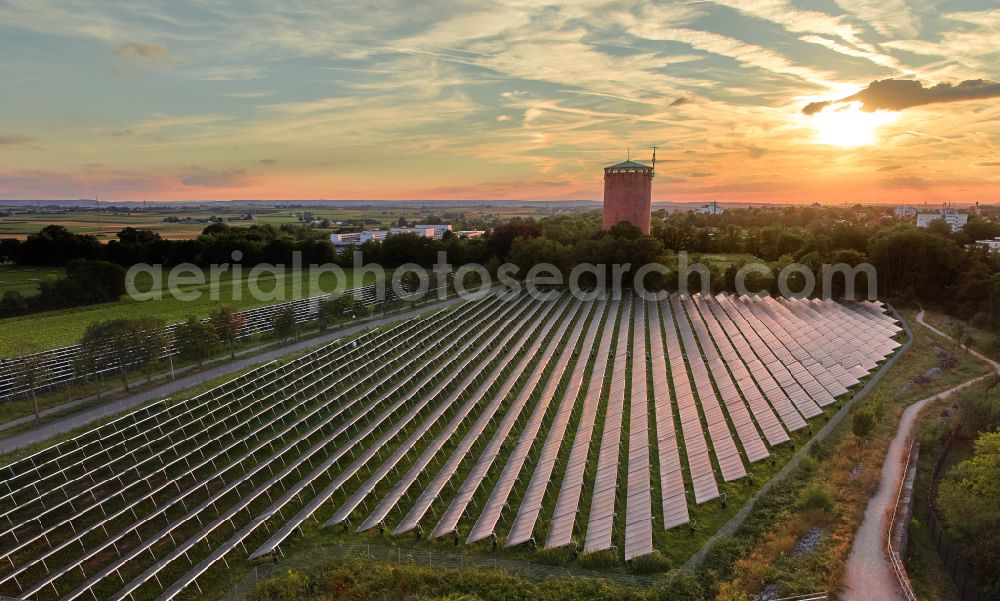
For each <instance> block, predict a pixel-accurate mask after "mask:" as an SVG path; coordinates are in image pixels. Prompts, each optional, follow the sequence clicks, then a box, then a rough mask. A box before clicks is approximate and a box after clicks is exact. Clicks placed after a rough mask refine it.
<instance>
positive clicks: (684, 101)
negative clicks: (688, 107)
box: [670, 96, 690, 106]
mask: <svg viewBox="0 0 1000 601" xmlns="http://www.w3.org/2000/svg"><path fill="white" fill-rule="evenodd" d="M688 102H690V101H689V100H688V99H687V98H685V97H683V96H681V97H680V98H678V99H677V100H674V101H673V102H671V103H670V106H680V105H682V104H687V103H688Z"/></svg>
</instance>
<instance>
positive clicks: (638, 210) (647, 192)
mask: <svg viewBox="0 0 1000 601" xmlns="http://www.w3.org/2000/svg"><path fill="white" fill-rule="evenodd" d="M655 165H656V150H655V149H654V150H653V166H650V165H643V164H641V163H636V162H635V161H631V160H628V161H625V162H623V163H618V164H616V165H611V166H610V167H605V168H604V231H608V230H610V229H611V226H613V225H615V224H616V223H619V222H622V221H627V222H629V223H631V224H634V225H635V226H636V227H638V228H639V229H640V230H642V233H643V234H647V235H648V234H649V231H650V214H651V213H650V209H651V203H652V194H653V169H654V167H655Z"/></svg>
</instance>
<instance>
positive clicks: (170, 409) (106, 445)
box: [0, 385, 242, 536]
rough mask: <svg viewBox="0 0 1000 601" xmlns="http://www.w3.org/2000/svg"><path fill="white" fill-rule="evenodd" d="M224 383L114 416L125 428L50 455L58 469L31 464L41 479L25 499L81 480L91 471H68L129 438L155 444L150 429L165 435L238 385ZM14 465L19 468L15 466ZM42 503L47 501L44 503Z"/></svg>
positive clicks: (36, 498)
mask: <svg viewBox="0 0 1000 601" xmlns="http://www.w3.org/2000/svg"><path fill="white" fill-rule="evenodd" d="M224 387H226V388H224V389H223V391H219V393H220V394H219V396H216V395H215V394H213V393H205V394H203V395H199V396H197V397H195V398H194V399H191V400H190V401H187V402H184V403H178V404H174V405H168V404H159V405H157V407H158V408H159V411H157V412H155V413H149V412H146V411H143V410H140V411H139V412H137V415H143V416H144V417H143V418H142V419H141V420H128V416H126V417H123V418H120V419H119V420H115V421H116V422H117V423H119V424H127V426H126V427H125V428H123V429H120V430H115V431H113V432H110V433H107V434H104V435H101V436H100V437H98V438H94V439H93V440H92V441H91V442H90V443H88V444H86V445H83V446H78V447H76V448H74V449H72V451H71V452H68V453H66V454H65V455H59V456H57V457H54V458H52V459H50V460H49V461H48V462H46V463H53V462H54V463H55V464H56V468H57V469H56V470H55V471H53V472H51V473H50V474H48V475H46V476H42V474H41V468H42V467H44V465H45V463H42V464H39V465H33V466H32V468H31V471H33V472H34V474H35V476H37V477H38V479H35V480H32V481H31V482H29V484H30V485H31V487H32V490H30V491H27V493H28V494H29V495H30V496H29V498H28V500H27V501H25V502H39V501H41V500H42V499H44V497H45V495H48V494H50V493H54V492H56V491H61V490H63V488H64V487H65V486H66V485H67V484H70V483H71V482H72V481H79V480H82V479H83V478H84V477H85V476H89V475H90V472H87V473H84V474H82V475H81V476H78V477H76V478H75V479H73V480H69V479H68V476H67V472H68V470H69V469H70V468H72V467H75V466H77V465H81V464H82V463H83V462H84V461H93V460H95V458H97V457H100V456H108V457H114V455H113V451H114V450H115V449H116V448H117V447H119V446H122V445H125V444H126V443H127V442H128V441H129V440H138V439H139V438H140V437H141V438H142V439H143V440H144V441H146V442H147V444H152V442H154V441H150V440H149V432H150V431H152V430H154V429H155V430H157V431H159V432H160V433H161V437H162V435H163V432H162V430H163V427H164V425H165V424H168V423H170V422H174V421H178V420H180V418H181V417H183V416H184V415H187V414H190V413H192V412H193V411H195V410H197V409H199V408H202V407H205V406H207V405H209V404H211V403H216V402H221V401H222V400H223V399H224V398H226V396H228V395H229V394H231V393H232V392H233V391H234V390H236V389H237V388H236V387H228V385H224ZM241 388H242V385H241V386H240V389H241ZM175 413H176V415H175ZM146 422H150V423H149V424H146ZM178 423H182V422H180V421H178ZM144 424H146V425H145V427H143V425H144ZM102 428H103V427H102ZM129 431H131V432H134V434H132V435H131V436H130V437H129V438H124V439H123V440H121V441H119V442H112V441H111V440H110V437H111V436H115V435H124V434H125V433H126V432H129ZM88 435H89V433H86V434H82V435H80V436H79V437H77V438H83V437H87V436H88ZM91 446H97V447H99V449H92V450H91V451H89V452H87V449H88V448H89V447H91ZM74 455H81V458H80V459H78V460H76V461H75V462H73V463H69V464H66V465H62V464H60V463H59V460H60V459H62V460H63V461H64V462H66V461H67V458H69V457H71V456H74ZM14 469H16V467H15V468H14ZM25 475H30V474H27V473H21V474H18V475H14V476H12V477H11V478H10V479H8V480H5V481H6V482H8V484H9V483H10V482H11V481H13V480H14V479H15V478H19V477H21V476H25ZM119 475H120V474H119ZM58 476H61V477H63V481H62V483H61V484H59V485H58V486H55V484H54V483H47V482H48V479H49V478H55V477H58ZM42 483H47V485H46V486H45V487H44V488H45V492H44V493H42V492H40V491H39V490H38V485H39V484H42ZM27 486H28V485H24V486H21V487H19V488H18V489H14V488H13V487H12V486H9V487H8V488H9V492H7V493H5V494H4V495H2V496H0V501H7V500H8V499H13V495H16V494H17V493H18V492H20V491H25V489H26V487H27ZM15 505H16V506H17V507H18V508H19V509H23V508H24V507H25V506H24V505H23V504H22V503H20V502H18V503H15ZM43 505H44V503H43ZM49 510H51V508H49ZM0 515H2V517H7V514H6V513H4V514H0ZM3 534H4V533H0V536H2V535H3Z"/></svg>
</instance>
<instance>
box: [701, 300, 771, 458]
mask: <svg viewBox="0 0 1000 601" xmlns="http://www.w3.org/2000/svg"><path fill="white" fill-rule="evenodd" d="M699 300H700V299H699ZM683 305H684V308H685V310H686V311H687V315H688V319H689V320H690V322H691V326H692V329H693V330H694V332H695V336H696V338H697V340H698V342H699V344H700V346H701V350H702V354H703V358H704V362H705V363H706V364H707V365H708V369H709V373H710V374H711V376H712V382H713V383H714V384H715V389H716V390H717V391H718V394H719V398H720V399H721V400H722V404H723V405H724V406H725V408H726V413H727V414H728V415H729V420H730V421H731V422H732V425H733V429H734V430H736V436H737V437H738V439H739V442H740V445H741V446H742V447H743V454H744V456H745V457H746V458H747V461H749V462H751V463H753V462H755V461H761V460H762V459H767V458H768V457H769V456H770V455H771V452H770V451H769V450H768V448H767V445H765V444H764V441H763V440H761V437H760V433H759V432H758V431H757V424H755V423H754V420H753V418H752V417H751V415H750V411H749V410H748V408H747V405H746V404H745V403H744V401H743V397H742V396H740V393H739V391H738V390H737V389H736V385H735V384H734V383H733V379H732V377H731V376H730V375H729V370H728V369H727V367H726V364H725V362H724V361H723V359H722V356H721V355H719V352H718V350H717V349H716V348H715V343H714V342H713V340H712V336H711V334H710V333H709V331H708V326H707V325H706V323H705V321H704V320H703V319H702V316H701V313H700V312H699V311H698V308H697V306H696V302H695V300H694V299H692V298H691V297H685V298H684V299H683ZM772 417H773V416H772ZM774 421H775V422H777V418H774Z"/></svg>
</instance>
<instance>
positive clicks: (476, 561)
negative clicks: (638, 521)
mask: <svg viewBox="0 0 1000 601" xmlns="http://www.w3.org/2000/svg"><path fill="white" fill-rule="evenodd" d="M347 557H361V558H366V559H370V560H372V561H379V562H382V563H389V564H394V565H404V564H406V565H420V566H436V567H442V568H451V569H462V568H479V569H486V570H505V571H507V572H513V573H515V574H518V575H520V576H523V577H525V578H528V579H530V580H548V579H551V578H591V579H597V580H605V581H608V580H610V581H613V582H616V583H618V584H621V585H625V586H635V587H648V586H652V584H653V582H654V581H655V579H654V578H653V577H651V576H636V575H632V574H618V573H614V572H596V571H592V570H584V569H578V568H565V567H559V566H547V565H540V564H536V563H531V562H528V561H521V560H516V559H502V558H500V557H498V556H496V555H462V554H458V553H443V552H440V551H434V550H432V549H424V548H403V547H395V546H393V547H390V546H384V545H369V544H362V543H355V544H340V545H331V546H327V547H322V548H320V549H316V550H315V551H310V553H309V555H308V557H306V558H301V559H294V560H283V561H280V562H277V563H272V564H262V565H259V566H256V567H255V568H254V569H253V570H252V571H251V572H250V573H248V574H247V575H246V576H245V577H244V578H243V579H242V580H241V581H240V582H238V583H237V584H236V585H235V586H234V587H233V588H232V589H230V590H229V592H228V593H226V594H225V596H223V597H222V601H238V600H239V599H243V598H244V597H245V596H247V595H248V594H250V592H251V591H252V590H253V588H254V587H255V586H256V585H257V583H258V582H260V581H261V580H266V579H267V578H270V577H272V576H276V575H277V574H280V573H283V572H286V571H288V570H290V569H294V570H299V571H302V570H307V569H309V568H314V567H318V566H321V565H323V564H326V563H329V562H330V561H333V560H337V559H343V558H347Z"/></svg>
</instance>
